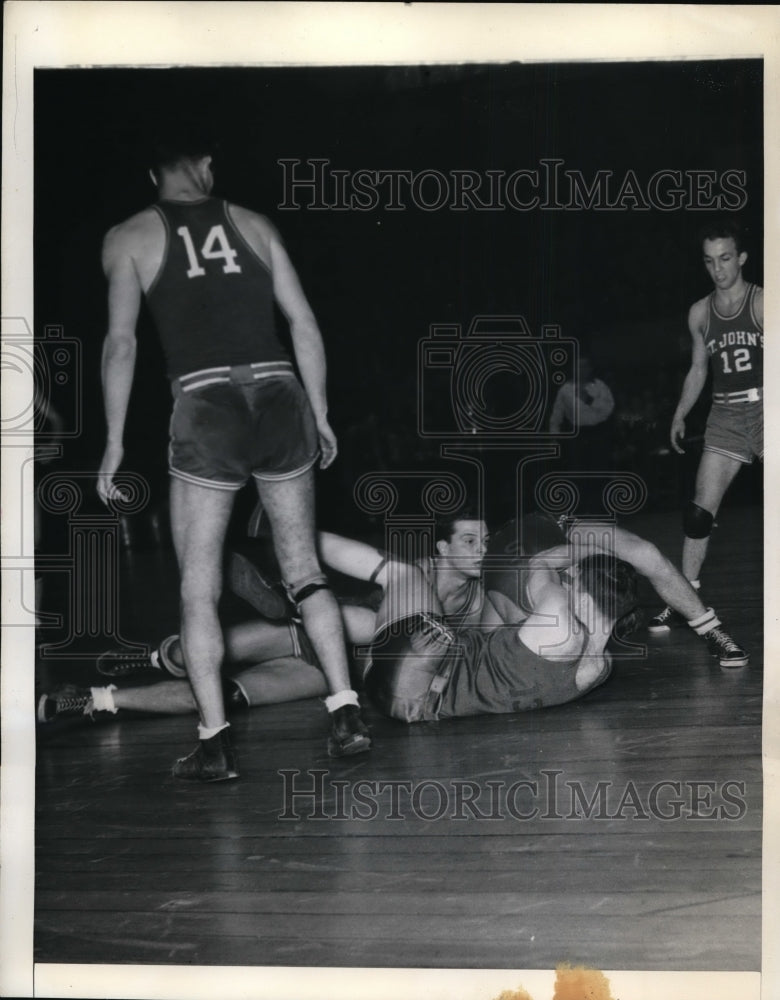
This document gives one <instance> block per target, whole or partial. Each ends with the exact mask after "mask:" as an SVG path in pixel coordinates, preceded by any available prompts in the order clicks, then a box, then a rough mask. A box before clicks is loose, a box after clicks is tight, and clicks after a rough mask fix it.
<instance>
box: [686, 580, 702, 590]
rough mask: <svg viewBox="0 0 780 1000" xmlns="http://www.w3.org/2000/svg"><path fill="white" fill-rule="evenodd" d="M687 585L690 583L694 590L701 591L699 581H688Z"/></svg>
mask: <svg viewBox="0 0 780 1000" xmlns="http://www.w3.org/2000/svg"><path fill="white" fill-rule="evenodd" d="M688 583H690V585H691V586H692V587H693V589H694V590H701V580H689V581H688Z"/></svg>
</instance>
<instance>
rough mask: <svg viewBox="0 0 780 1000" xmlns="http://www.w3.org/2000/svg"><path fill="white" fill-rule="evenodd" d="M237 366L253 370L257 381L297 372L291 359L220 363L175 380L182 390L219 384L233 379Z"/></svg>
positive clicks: (187, 390) (293, 375) (188, 390)
mask: <svg viewBox="0 0 780 1000" xmlns="http://www.w3.org/2000/svg"><path fill="white" fill-rule="evenodd" d="M235 368H239V369H241V368H248V369H250V370H251V373H252V378H253V379H254V381H255V382H257V381H259V380H260V379H266V378H295V372H294V371H293V366H292V363H291V362H290V361H252V362H251V363H250V364H248V365H233V366H232V367H231V366H230V365H218V366H217V367H216V368H201V369H199V370H198V371H195V372H187V374H186V375H179V376H178V378H175V379H174V380H173V381H174V382H175V383H176V384H177V385H178V387H179V388H180V389H181V391H182V392H192V391H193V390H194V389H202V388H203V387H204V386H206V385H218V384H220V383H225V384H227V383H229V382H231V381H232V378H231V372H232V371H233V370H234V369H235Z"/></svg>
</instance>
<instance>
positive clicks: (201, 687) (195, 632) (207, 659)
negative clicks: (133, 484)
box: [170, 476, 238, 780]
mask: <svg viewBox="0 0 780 1000" xmlns="http://www.w3.org/2000/svg"><path fill="white" fill-rule="evenodd" d="M233 500H234V494H233V492H232V491H227V490H219V489H211V488H208V487H204V486H199V485H196V484H194V483H189V482H186V481H185V480H183V479H179V478H178V477H175V476H174V477H172V479H171V495H170V504H171V529H172V534H173V544H174V548H175V549H176V556H177V559H178V561H179V572H180V577H181V633H180V637H181V646H182V651H183V653H184V660H185V663H186V666H187V677H188V679H189V682H190V685H191V686H192V692H193V695H194V696H195V701H196V703H197V706H198V714H199V716H200V723H201V725H200V727H199V734H200V745H199V747H198V748H197V750H196V751H195V754H193V755H190V756H189V757H186V758H183V759H182V760H180V761H177V763H176V766H175V768H174V773H175V774H176V775H177V776H179V777H185V778H198V779H200V780H222V779H225V778H233V777H237V776H238V771H237V769H236V766H235V760H234V759H233V755H232V751H230V747H229V742H228V740H227V734H226V732H225V727H226V726H227V724H228V723H227V719H226V717H225V706H224V702H223V697H222V680H221V669H222V657H223V654H224V648H223V642H222V629H221V627H220V623H219V617H218V615H217V605H218V602H219V597H220V594H221V590H222V547H223V543H224V539H225V532H226V530H227V525H228V521H229V518H230V513H231V510H232V508H233ZM212 750H218V751H219V752H218V753H217V754H216V756H215V760H214V761H213V762H212V761H210V760H209V761H205V759H204V758H205V757H207V756H209V755H210V753H211V751H212Z"/></svg>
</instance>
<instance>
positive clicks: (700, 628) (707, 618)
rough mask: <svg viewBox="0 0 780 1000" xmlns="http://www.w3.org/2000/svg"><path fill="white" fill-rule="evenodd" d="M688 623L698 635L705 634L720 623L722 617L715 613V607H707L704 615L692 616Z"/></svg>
mask: <svg viewBox="0 0 780 1000" xmlns="http://www.w3.org/2000/svg"><path fill="white" fill-rule="evenodd" d="M688 624H689V626H690V627H691V628H692V629H693V631H694V632H695V633H696V635H704V633H705V632H709V631H710V629H712V628H716V627H717V626H718V625H720V618H718V616H717V615H716V614H715V611H714V609H713V608H707V610H706V611H705V612H704V614H703V615H700V616H699V617H698V618H692V619H691V620H690V621H689V622H688Z"/></svg>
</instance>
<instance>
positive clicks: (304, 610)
mask: <svg viewBox="0 0 780 1000" xmlns="http://www.w3.org/2000/svg"><path fill="white" fill-rule="evenodd" d="M256 482H257V490H258V494H259V496H260V500H261V501H262V504H263V507H264V508H265V512H266V514H267V516H268V519H269V521H270V524H271V533H272V536H273V543H274V551H275V553H276V558H277V561H278V563H279V567H280V569H281V572H282V577H283V579H284V581H285V585H286V587H287V589H288V592H289V594H290V598H291V600H292V601H293V602H294V603H295V604H296V606H297V607H298V612H299V614H300V616H301V619H302V621H303V627H304V629H305V631H306V634H307V635H308V637H309V640H310V642H311V644H312V646H313V647H314V651H315V653H316V654H317V657H318V659H319V662H320V666H321V667H322V670H323V672H324V673H325V677H326V678H327V682H328V689H329V691H330V695H329V698H328V699H327V700H326V705H327V707H328V710H329V711H330V713H331V718H332V722H333V726H334V730H333V734H332V739H331V744H330V748H331V752H332V753H335V754H342V753H357V752H360V751H362V750H367V749H368V748H369V746H370V740H369V739H368V733H367V731H366V730H365V727H364V725H363V723H362V721H361V720H360V716H359V711H358V707H357V706H358V702H357V695H356V693H355V692H354V691H353V690H352V685H351V681H350V676H349V664H348V661H347V651H346V645H345V639H344V628H343V625H342V620H341V613H340V611H339V607H338V604H337V602H336V599H335V597H334V596H333V593H332V591H331V590H330V588H329V586H328V584H327V579H326V577H325V575H324V574H323V572H322V569H321V567H320V563H319V559H318V557H317V549H316V540H315V529H314V474H313V472H312V471H311V470H308V471H307V472H304V473H302V474H301V475H299V476H296V477H294V478H292V479H284V480H277V481H269V480H259V479H258V480H256ZM345 720H346V727H345V726H344V725H343V723H344V722H345ZM337 730H338V732H337ZM353 748H354V749H353Z"/></svg>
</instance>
